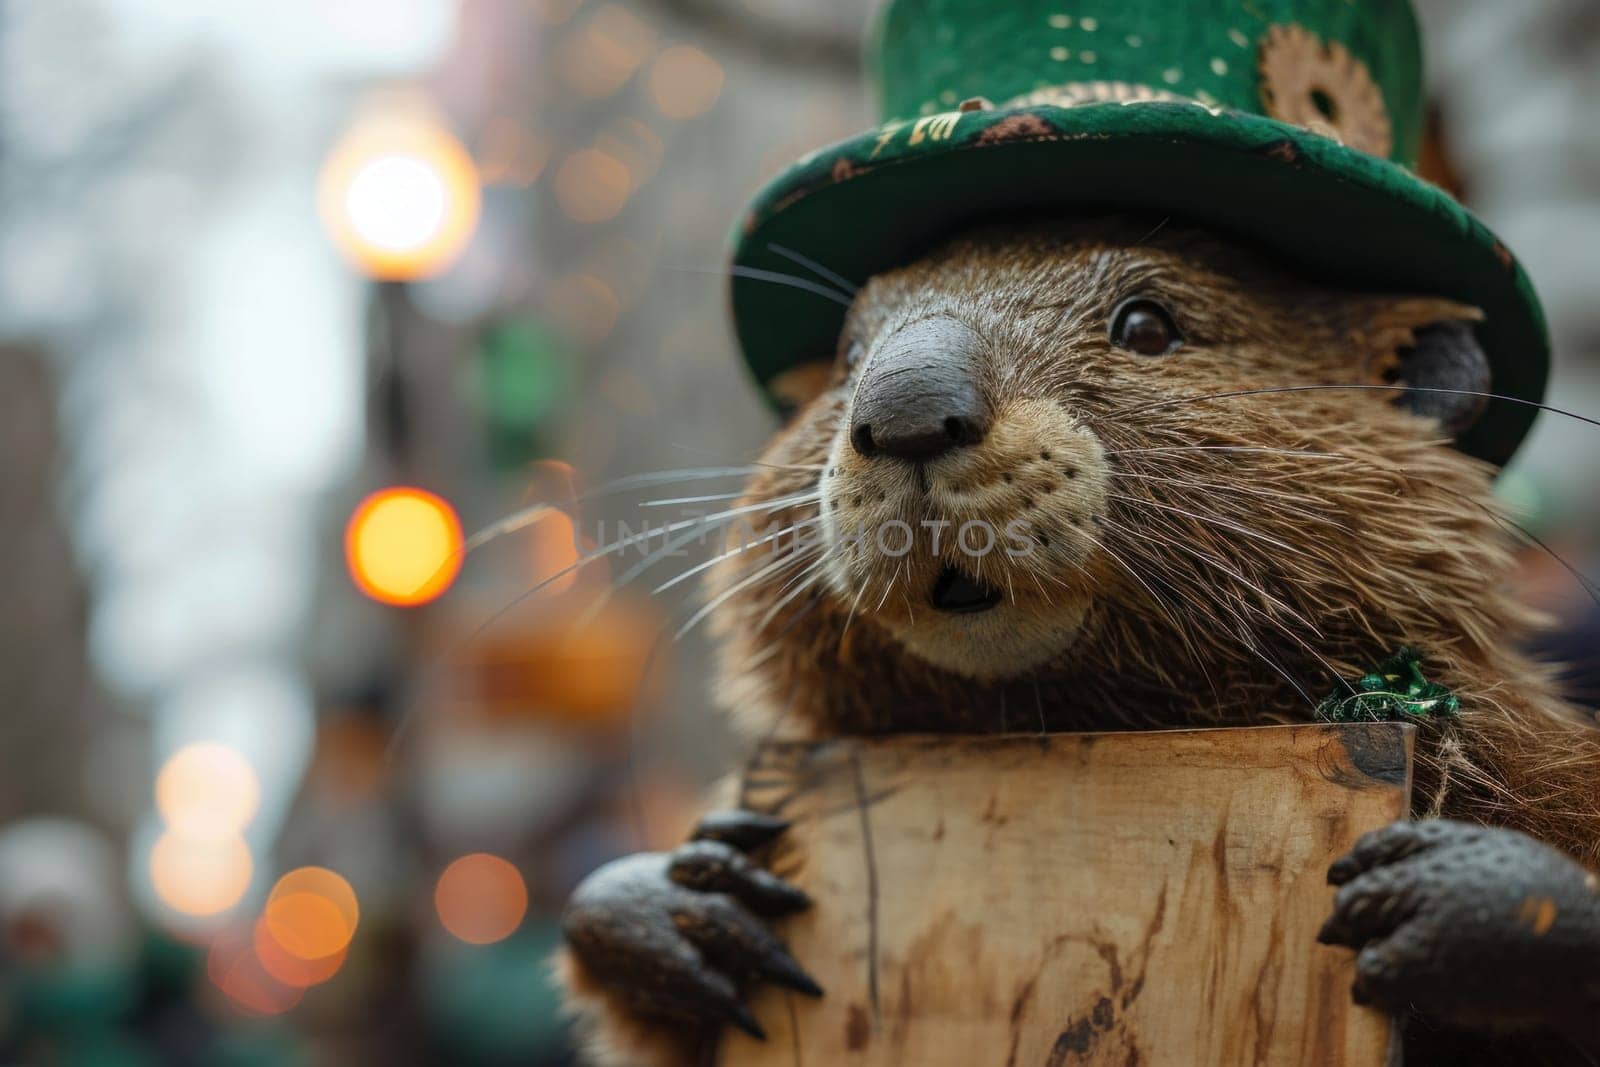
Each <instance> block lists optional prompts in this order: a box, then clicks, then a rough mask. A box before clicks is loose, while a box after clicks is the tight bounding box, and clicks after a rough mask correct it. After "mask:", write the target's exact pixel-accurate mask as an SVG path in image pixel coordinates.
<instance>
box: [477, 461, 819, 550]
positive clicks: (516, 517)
mask: <svg viewBox="0 0 1600 1067" xmlns="http://www.w3.org/2000/svg"><path fill="white" fill-rule="evenodd" d="M770 466H771V464H764V463H748V464H745V465H743V466H738V467H684V468H681V469H679V470H667V471H650V472H647V473H644V474H629V475H626V476H624V477H621V478H617V479H614V480H612V481H609V482H606V483H604V484H603V485H599V486H597V487H595V488H594V489H590V490H589V491H587V492H584V493H579V494H577V495H576V496H572V497H568V498H567V499H566V500H564V501H563V502H562V504H561V505H556V504H552V503H550V502H549V501H541V502H539V503H537V504H531V505H529V506H528V507H525V508H521V509H519V510H517V511H514V512H512V513H511V514H510V515H507V516H505V517H504V518H501V519H496V520H495V521H494V522H492V523H490V524H489V525H488V526H485V527H483V528H482V529H481V530H478V531H477V532H476V533H474V534H473V535H472V536H471V537H469V538H467V540H466V544H465V547H464V548H463V549H462V551H464V552H470V551H472V550H473V549H476V548H481V547H482V546H484V545H486V544H488V543H489V542H490V541H493V540H494V539H495V538H497V537H501V536H504V535H505V534H508V533H515V532H516V531H517V530H520V529H523V528H525V527H527V526H531V525H533V524H534V523H536V522H538V521H539V520H540V519H543V518H545V517H547V516H548V515H550V514H552V513H554V512H557V511H561V510H562V508H563V507H571V506H573V505H576V504H583V503H587V502H588V501H591V500H601V499H604V498H606V497H610V496H617V495H619V494H622V493H628V492H632V491H633V490H635V489H643V488H645V487H647V486H652V485H671V484H672V483H674V482H696V481H708V480H711V479H715V478H743V477H747V476H749V475H751V474H755V473H757V472H758V471H760V470H761V469H762V468H764V467H770ZM795 469H797V470H821V469H822V468H821V466H820V465H819V466H817V467H814V468H795ZM742 495H743V492H742V491H741V492H740V493H736V494H734V495H733V496H731V497H729V498H728V499H737V498H738V497H739V496H742Z"/></svg>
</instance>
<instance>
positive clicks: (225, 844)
mask: <svg viewBox="0 0 1600 1067" xmlns="http://www.w3.org/2000/svg"><path fill="white" fill-rule="evenodd" d="M253 871H254V864H253V862H252V861H251V858H250V849H249V847H248V846H247V845H246V844H245V843H244V839H243V838H241V837H240V836H239V835H238V834H220V835H215V834H204V833H193V832H187V831H185V830H183V829H180V828H174V827H168V828H167V830H166V831H165V832H163V833H162V835H161V836H160V837H158V838H157V839H156V843H155V845H154V846H152V847H151V849H150V882H151V884H152V885H153V886H154V888H155V891H156V896H157V897H158V898H160V900H161V902H162V903H163V904H165V905H166V906H167V907H169V908H171V909H172V910H173V911H175V912H177V913H178V914H180V915H187V916H190V917H194V918H205V917H208V916H212V915H219V914H221V913H222V912H225V911H227V910H228V909H229V908H232V907H233V906H234V905H236V904H238V903H239V901H240V900H241V899H242V898H243V897H244V894H245V890H247V889H249V888H250V876H251V874H252V872H253Z"/></svg>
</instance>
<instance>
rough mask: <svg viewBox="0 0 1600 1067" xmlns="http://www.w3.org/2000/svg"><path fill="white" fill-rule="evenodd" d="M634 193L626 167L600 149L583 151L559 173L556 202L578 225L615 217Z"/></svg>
mask: <svg viewBox="0 0 1600 1067" xmlns="http://www.w3.org/2000/svg"><path fill="white" fill-rule="evenodd" d="M632 191H633V177H632V176H631V175H630V174H629V173H628V167H627V165H626V164H624V163H623V162H622V160H620V159H618V158H617V157H616V156H614V155H611V154H610V153H607V152H602V151H600V150H599V149H598V148H580V149H579V150H578V151H576V152H574V153H572V154H571V155H570V156H568V157H567V158H566V159H565V160H563V161H562V163H561V167H560V169H558V170H557V171H556V200H557V201H558V202H559V203H560V204H561V210H563V211H565V212H566V213H567V214H568V215H570V216H571V217H572V218H573V219H575V220H577V221H578V222H605V221H606V220H607V219H611V218H615V217H616V214H617V212H619V211H621V210H622V206H623V205H624V204H626V203H627V202H628V194H629V193H631V192H632Z"/></svg>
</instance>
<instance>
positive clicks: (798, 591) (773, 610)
mask: <svg viewBox="0 0 1600 1067" xmlns="http://www.w3.org/2000/svg"><path fill="white" fill-rule="evenodd" d="M834 558H836V553H835V552H834V550H833V549H829V550H828V551H826V552H824V553H823V554H822V555H821V556H819V557H818V558H817V559H816V561H815V562H813V563H812V564H811V565H810V566H809V567H807V568H806V569H805V570H803V571H801V572H800V573H799V574H797V575H795V576H794V577H792V578H790V579H789V581H788V583H787V584H786V585H785V586H784V589H788V588H789V586H791V585H794V583H796V582H799V583H800V584H799V585H798V586H796V587H795V589H794V590H793V592H790V593H787V594H786V595H784V596H783V597H782V598H781V599H779V600H778V601H777V602H776V603H774V604H773V605H772V607H770V608H768V609H767V613H766V614H765V615H763V616H762V617H761V621H760V622H758V623H756V631H757V632H758V633H759V632H760V631H762V630H765V629H766V628H767V626H768V625H770V624H771V622H772V620H773V619H775V618H777V617H778V613H779V612H781V611H782V610H783V609H784V608H785V607H786V606H788V605H789V603H790V602H792V601H793V600H794V599H795V598H796V597H798V596H800V595H802V594H803V593H805V592H806V590H808V589H814V588H816V586H817V584H818V583H819V582H821V581H822V579H823V578H824V577H825V575H823V574H822V573H821V572H822V568H823V567H824V566H826V565H827V563H828V562H829V561H830V560H832V559H834ZM781 591H782V590H780V592H781Z"/></svg>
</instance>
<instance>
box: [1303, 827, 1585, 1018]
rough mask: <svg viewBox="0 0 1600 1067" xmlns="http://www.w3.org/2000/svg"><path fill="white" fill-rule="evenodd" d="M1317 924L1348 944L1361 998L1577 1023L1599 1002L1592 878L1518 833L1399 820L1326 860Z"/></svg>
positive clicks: (1398, 1007)
mask: <svg viewBox="0 0 1600 1067" xmlns="http://www.w3.org/2000/svg"><path fill="white" fill-rule="evenodd" d="M1328 881H1329V882H1330V883H1331V884H1333V885H1336V886H1339V891H1338V893H1337V894H1336V895H1335V897H1334V902H1333V914H1332V916H1330V917H1329V919H1328V921H1327V923H1326V924H1324V926H1323V927H1322V931H1321V932H1320V933H1319V934H1318V935H1317V940H1319V941H1321V942H1322V943H1324V944H1329V945H1343V946H1345V947H1347V948H1352V949H1356V950H1357V956H1356V980H1355V984H1354V985H1353V987H1352V989H1351V995H1352V996H1353V997H1354V999H1355V1001H1356V1002H1357V1003H1358V1004H1373V1005H1376V1006H1379V1007H1383V1008H1386V1009H1389V1010H1391V1011H1396V1012H1398V1011H1402V1010H1404V1009H1407V1008H1415V1009H1416V1010H1418V1011H1420V1012H1421V1013H1422V1014H1423V1015H1426V1016H1432V1017H1436V1018H1439V1019H1444V1020H1450V1021H1453V1022H1465V1023H1476V1024H1478V1025H1495V1024H1501V1025H1504V1024H1524V1025H1541V1024H1542V1025H1550V1026H1553V1027H1555V1028H1557V1029H1560V1030H1564V1031H1566V1032H1568V1033H1573V1032H1574V1031H1575V1030H1582V1029H1584V1028H1585V1027H1586V1025H1587V1023H1586V1020H1587V1019H1588V1017H1589V1016H1590V1015H1591V1014H1592V1012H1593V1010H1594V1007H1595V1006H1596V1004H1600V895H1597V890H1600V879H1596V877H1595V876H1594V875H1593V874H1591V873H1589V872H1588V871H1586V870H1584V869H1583V868H1582V867H1580V866H1579V865H1578V864H1577V863H1575V862H1574V861H1573V860H1571V859H1569V858H1568V857H1566V856H1565V855H1563V854H1562V853H1560V852H1558V851H1556V850H1555V849H1553V848H1550V847H1549V846H1547V845H1543V844H1541V843H1539V842H1538V841H1535V840H1534V839H1533V838H1531V837H1527V836H1526V835H1524V834H1520V833H1517V832H1516V831H1513V830H1504V829H1491V828H1487V827H1481V826H1470V825H1466V824H1463V823H1456V822H1446V821H1442V820H1435V821H1427V822H1406V823H1395V824H1394V825H1392V826H1387V827H1385V828H1383V829H1381V830H1376V831H1374V832H1372V833H1369V834H1367V835H1366V836H1364V837H1362V838H1361V840H1359V841H1358V842H1356V845H1355V848H1354V849H1353V850H1352V851H1351V852H1350V853H1349V854H1348V855H1346V856H1344V857H1342V858H1341V859H1339V860H1337V861H1336V862H1335V863H1334V864H1333V865H1332V866H1331V867H1330V868H1329V869H1328Z"/></svg>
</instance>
